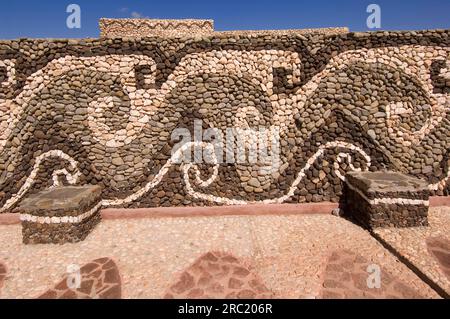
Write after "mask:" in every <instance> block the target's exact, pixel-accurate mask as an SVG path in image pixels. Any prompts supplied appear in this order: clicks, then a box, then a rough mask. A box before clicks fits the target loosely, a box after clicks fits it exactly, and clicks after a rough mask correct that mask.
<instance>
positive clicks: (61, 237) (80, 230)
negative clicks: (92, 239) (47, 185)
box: [18, 185, 101, 244]
mask: <svg viewBox="0 0 450 319" xmlns="http://www.w3.org/2000/svg"><path fill="white" fill-rule="evenodd" d="M100 207H101V188H100V186H93V185H85V186H63V187H55V188H51V189H46V190H43V191H41V192H39V193H37V194H34V195H31V196H29V197H27V198H26V199H24V200H23V201H22V202H21V204H20V205H19V207H18V211H19V212H20V220H21V223H22V239H23V243H24V244H50V243H52V244H64V243H74V242H79V241H82V240H84V239H85V238H86V236H87V235H88V234H89V233H90V232H91V231H92V230H93V229H94V227H95V226H96V225H97V224H98V223H99V222H100V220H101V216H100V212H99V211H100Z"/></svg>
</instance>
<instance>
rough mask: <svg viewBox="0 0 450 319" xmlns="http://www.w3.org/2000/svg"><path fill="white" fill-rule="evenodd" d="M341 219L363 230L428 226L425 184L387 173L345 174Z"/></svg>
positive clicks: (405, 176) (415, 179) (427, 195)
mask: <svg viewBox="0 0 450 319" xmlns="http://www.w3.org/2000/svg"><path fill="white" fill-rule="evenodd" d="M344 196H345V216H348V217H351V218H354V219H355V220H357V221H358V222H360V223H361V224H362V225H363V226H365V227H367V228H377V227H417V226H428V218H427V217H428V207H429V190H428V184H427V183H426V182H425V181H423V180H420V179H417V178H414V177H411V176H408V175H405V174H402V173H397V172H390V171H381V172H350V173H348V174H347V175H346V185H345V191H344Z"/></svg>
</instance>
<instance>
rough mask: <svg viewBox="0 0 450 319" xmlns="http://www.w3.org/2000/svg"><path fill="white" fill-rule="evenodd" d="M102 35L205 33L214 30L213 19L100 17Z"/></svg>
mask: <svg viewBox="0 0 450 319" xmlns="http://www.w3.org/2000/svg"><path fill="white" fill-rule="evenodd" d="M99 24H100V35H101V36H102V37H150V36H163V37H164V36H183V35H192V34H207V33H210V32H213V31H214V21H213V20H199V19H179V20H168V19H100V23H99Z"/></svg>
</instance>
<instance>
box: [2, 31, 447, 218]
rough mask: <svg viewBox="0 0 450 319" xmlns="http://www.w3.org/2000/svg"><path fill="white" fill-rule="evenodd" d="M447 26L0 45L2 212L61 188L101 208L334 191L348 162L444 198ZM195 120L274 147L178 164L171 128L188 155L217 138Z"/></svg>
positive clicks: (284, 198) (302, 198)
mask: <svg viewBox="0 0 450 319" xmlns="http://www.w3.org/2000/svg"><path fill="white" fill-rule="evenodd" d="M449 32H450V31H449V30H428V31H404V32H368V33H339V34H336V33H333V34H327V33H323V34H321V33H314V32H312V33H308V32H306V33H304V34H296V33H283V32H281V33H277V32H274V33H273V34H271V33H267V32H266V33H264V32H262V33H252V32H250V33H246V32H242V33H236V34H234V33H230V34H228V33H223V34H222V33H212V34H208V35H197V36H196V35H194V34H193V35H190V36H188V37H149V38H139V39H138V38H131V39H130V38H114V39H113V38H102V39H76V40H75V39H71V40H67V39H59V40H52V39H45V40H38V39H21V40H12V41H10V40H8V41H0V68H2V70H3V74H4V77H5V79H6V80H5V79H4V80H3V82H2V84H1V86H0V212H8V211H11V210H12V209H14V207H15V205H17V203H18V201H20V199H21V198H23V196H25V195H26V194H27V193H35V192H37V191H39V190H42V189H45V188H47V187H49V186H51V185H67V184H71V185H75V184H77V185H83V184H93V185H100V186H102V188H103V190H102V199H103V201H102V203H104V206H105V207H112V206H122V207H149V206H152V207H155V206H184V205H185V206H192V205H224V204H228V205H234V204H247V203H266V202H271V203H281V202H293V203H302V202H320V201H335V202H336V201H338V200H339V198H340V196H341V195H342V189H343V184H344V179H345V178H344V176H345V173H346V172H348V171H352V170H355V169H362V170H370V171H377V170H381V169H383V168H386V169H390V170H393V171H400V172H404V173H407V174H409V175H412V176H415V177H419V178H423V179H424V180H426V181H427V183H428V188H429V189H430V191H431V192H432V193H433V195H446V194H449V190H450V188H449V187H450V184H449V183H448V176H449V172H450V171H449V169H448V166H449V161H450V158H449V150H450V147H449V142H450V139H449V132H450V120H449V119H450V118H449V116H450V112H449V111H448V110H449V108H448V105H449V104H450V100H449V99H450V95H449V87H450V86H449V84H450V82H449V81H450V80H449V78H450V73H449V61H450V59H449V55H450V37H449ZM5 70H6V71H5ZM5 74H6V75H5ZM196 123H198V124H196ZM196 126H197V128H198V127H202V128H203V133H205V132H206V129H208V128H213V127H214V128H218V130H219V131H220V132H226V131H227V129H228V128H234V129H236V130H237V129H239V130H240V131H236V132H239V134H236V138H235V139H232V141H231V142H232V143H231V144H232V145H234V147H230V148H231V149H232V150H235V149H236V145H237V144H238V143H239V144H244V145H245V147H246V148H250V147H252V146H254V145H256V144H255V136H257V135H256V132H257V131H258V132H260V129H261V130H263V132H264V133H267V134H266V135H264V134H263V138H261V140H262V141H261V142H260V143H258V145H263V146H267V148H268V149H269V150H271V149H272V147H273V148H274V149H277V148H278V147H277V146H276V145H274V144H273V143H272V141H273V138H274V139H275V140H276V139H277V138H278V140H279V141H280V145H279V156H276V155H275V154H271V153H270V152H269V154H268V155H273V156H272V157H271V156H269V158H262V159H261V158H258V159H257V161H256V163H252V162H251V161H250V159H249V158H245V159H244V160H243V161H242V162H234V163H223V162H218V163H217V164H214V163H215V161H211V162H209V163H211V164H200V163H194V164H193V165H188V164H187V163H182V164H179V163H174V154H173V153H172V151H173V150H174V148H175V147H178V146H181V144H182V143H178V140H179V136H175V137H177V138H173V136H172V134H174V135H177V133H176V132H175V129H177V128H178V129H180V128H183V129H184V131H183V132H184V133H186V132H188V131H189V132H190V133H191V137H192V138H191V139H190V140H189V139H188V140H189V142H192V143H191V144H184V145H185V146H186V148H185V149H181V151H184V154H185V155H186V154H187V153H188V152H189V151H192V150H193V149H194V148H196V149H200V150H204V151H206V147H207V146H208V145H211V144H208V141H210V140H208V139H204V143H200V144H194V143H193V136H192V135H193V134H192V132H193V131H194V128H195V127H196ZM238 137H239V138H241V139H245V141H244V142H242V143H241V142H240V141H238ZM183 142H186V141H185V140H183ZM210 142H211V141H210ZM219 160H220V158H219ZM189 164H190V163H189Z"/></svg>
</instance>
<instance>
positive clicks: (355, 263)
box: [321, 250, 423, 299]
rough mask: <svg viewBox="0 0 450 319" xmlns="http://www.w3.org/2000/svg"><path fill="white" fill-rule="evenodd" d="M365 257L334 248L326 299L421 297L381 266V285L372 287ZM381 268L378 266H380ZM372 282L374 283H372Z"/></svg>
mask: <svg viewBox="0 0 450 319" xmlns="http://www.w3.org/2000/svg"><path fill="white" fill-rule="evenodd" d="M372 265H373V263H370V262H369V261H368V260H367V259H366V258H364V257H362V256H361V255H358V254H356V253H354V252H352V251H347V250H342V251H335V252H333V253H332V254H331V255H330V258H329V259H328V263H327V265H326V268H325V274H324V277H323V278H324V279H323V289H322V294H321V297H322V298H324V299H375V298H376V299H422V298H423V296H421V295H420V293H419V292H418V291H416V290H414V289H412V288H411V287H409V286H408V285H406V284H405V283H403V282H402V281H401V280H398V278H395V277H393V276H392V275H391V274H390V273H389V272H387V271H385V270H384V269H383V268H381V267H380V285H379V287H377V286H371V287H372V288H371V287H369V285H368V283H367V279H368V274H369V272H368V270H367V269H368V267H369V266H372ZM377 266H378V267H379V265H377ZM371 271H373V270H371ZM370 283H372V282H370Z"/></svg>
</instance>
